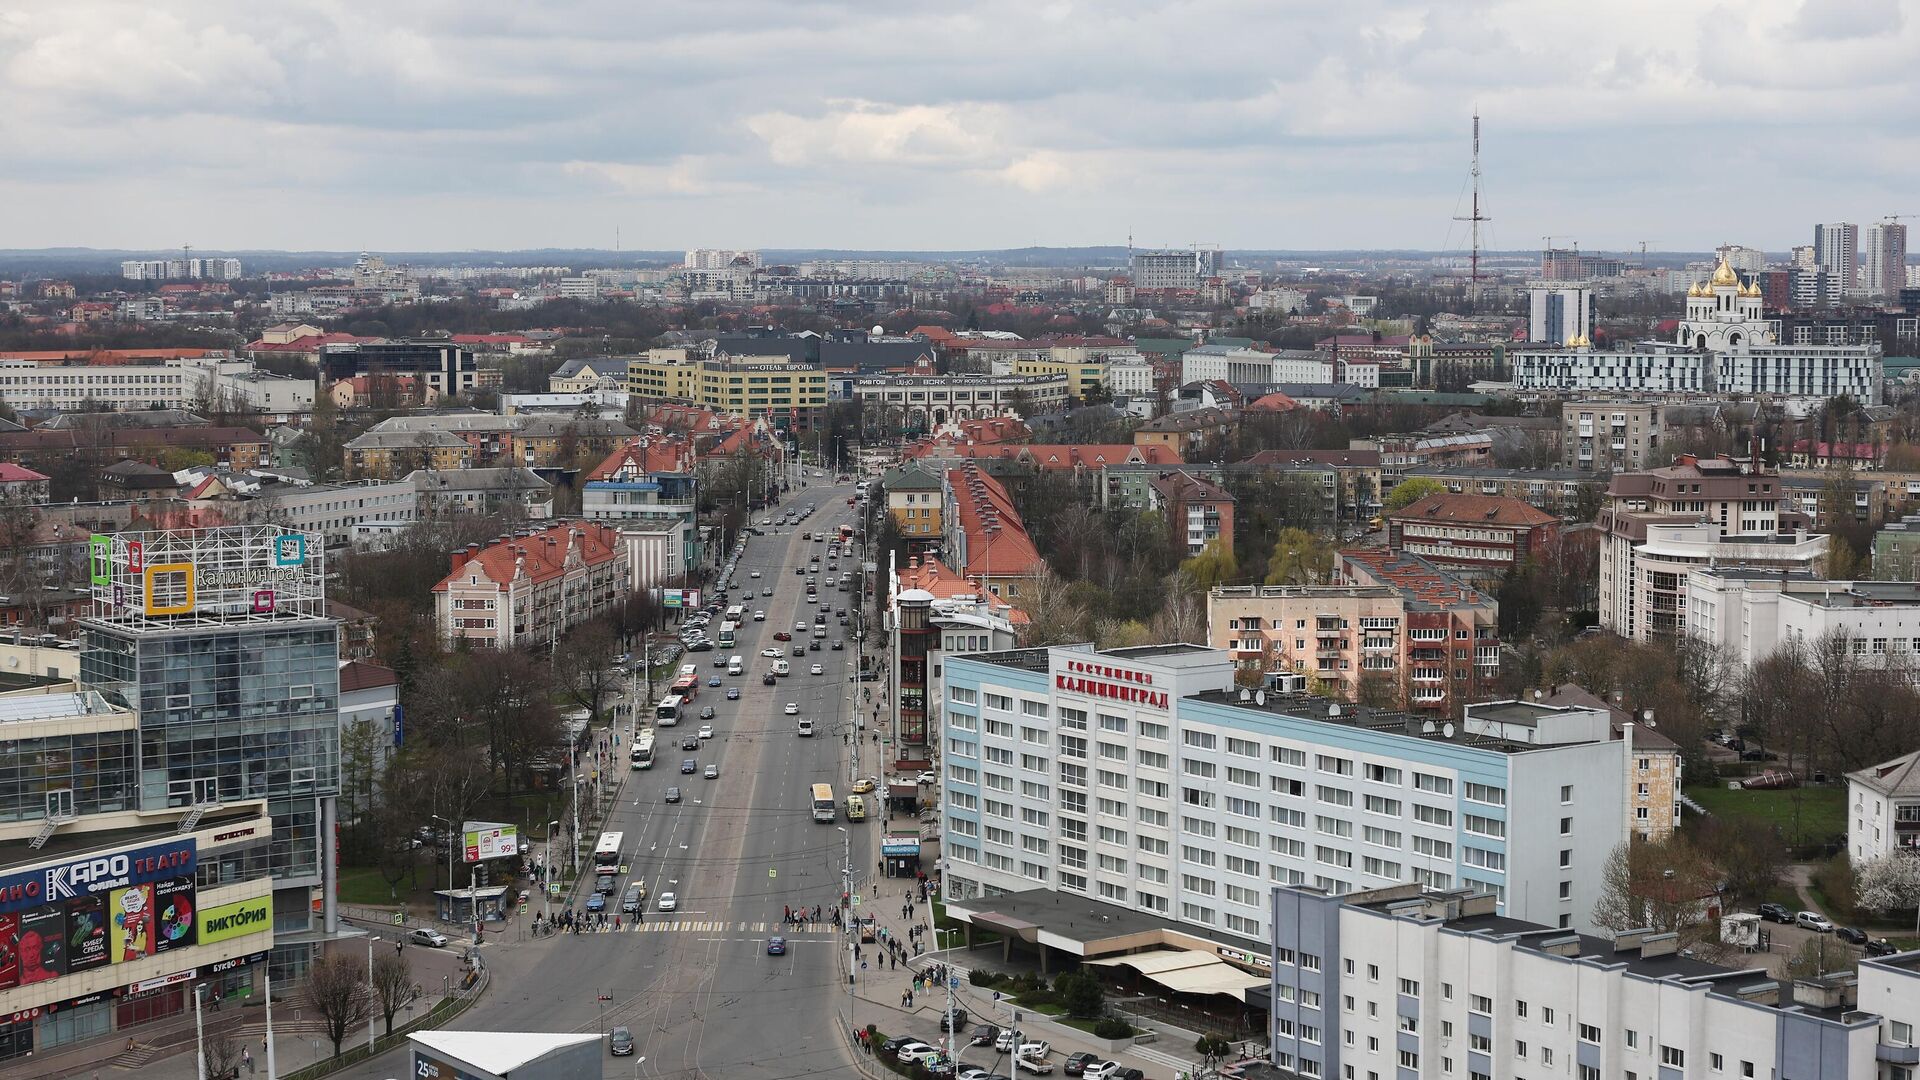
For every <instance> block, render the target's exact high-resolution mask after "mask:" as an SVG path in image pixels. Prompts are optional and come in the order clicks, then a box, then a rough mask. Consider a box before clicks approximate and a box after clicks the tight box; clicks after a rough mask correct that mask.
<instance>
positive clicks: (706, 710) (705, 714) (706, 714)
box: [700, 705, 714, 720]
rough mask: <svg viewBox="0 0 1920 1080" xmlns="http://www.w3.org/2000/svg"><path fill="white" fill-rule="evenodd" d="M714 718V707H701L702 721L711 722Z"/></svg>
mask: <svg viewBox="0 0 1920 1080" xmlns="http://www.w3.org/2000/svg"><path fill="white" fill-rule="evenodd" d="M713 717H714V712H713V706H711V705H702V706H701V707H700V719H702V720H711V719H713Z"/></svg>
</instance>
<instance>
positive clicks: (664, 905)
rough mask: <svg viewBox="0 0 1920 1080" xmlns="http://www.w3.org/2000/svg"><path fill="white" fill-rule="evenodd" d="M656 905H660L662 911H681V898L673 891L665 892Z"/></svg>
mask: <svg viewBox="0 0 1920 1080" xmlns="http://www.w3.org/2000/svg"><path fill="white" fill-rule="evenodd" d="M654 906H656V907H658V908H659V909H660V910H661V911H679V910H680V898H679V897H678V896H676V895H674V894H673V893H671V892H663V893H661V894H660V900H659V902H658V903H657V904H655V905H654Z"/></svg>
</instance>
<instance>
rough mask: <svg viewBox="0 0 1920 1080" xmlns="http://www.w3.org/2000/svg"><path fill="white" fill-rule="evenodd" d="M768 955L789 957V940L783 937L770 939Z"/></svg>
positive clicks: (768, 940) (768, 941)
mask: <svg viewBox="0 0 1920 1080" xmlns="http://www.w3.org/2000/svg"><path fill="white" fill-rule="evenodd" d="M767 955H768V956H785V955H787V939H786V938H783V937H770V938H768V939H767Z"/></svg>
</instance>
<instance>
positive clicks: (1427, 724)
mask: <svg viewBox="0 0 1920 1080" xmlns="http://www.w3.org/2000/svg"><path fill="white" fill-rule="evenodd" d="M1420 734H1422V735H1431V734H1433V721H1431V720H1423V721H1421V723H1420Z"/></svg>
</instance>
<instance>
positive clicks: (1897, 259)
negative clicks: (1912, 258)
mask: <svg viewBox="0 0 1920 1080" xmlns="http://www.w3.org/2000/svg"><path fill="white" fill-rule="evenodd" d="M1906 287H1907V227H1906V226H1905V225H1902V224H1900V223H1899V222H1897V221H1883V222H1881V223H1879V224H1878V225H1869V226H1867V238H1866V242H1865V243H1863V244H1862V245H1861V246H1860V291H1861V292H1862V293H1865V294H1866V295H1868V296H1872V297H1878V298H1882V299H1886V300H1898V299H1899V298H1900V290H1901V289H1904V288H1906Z"/></svg>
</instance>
